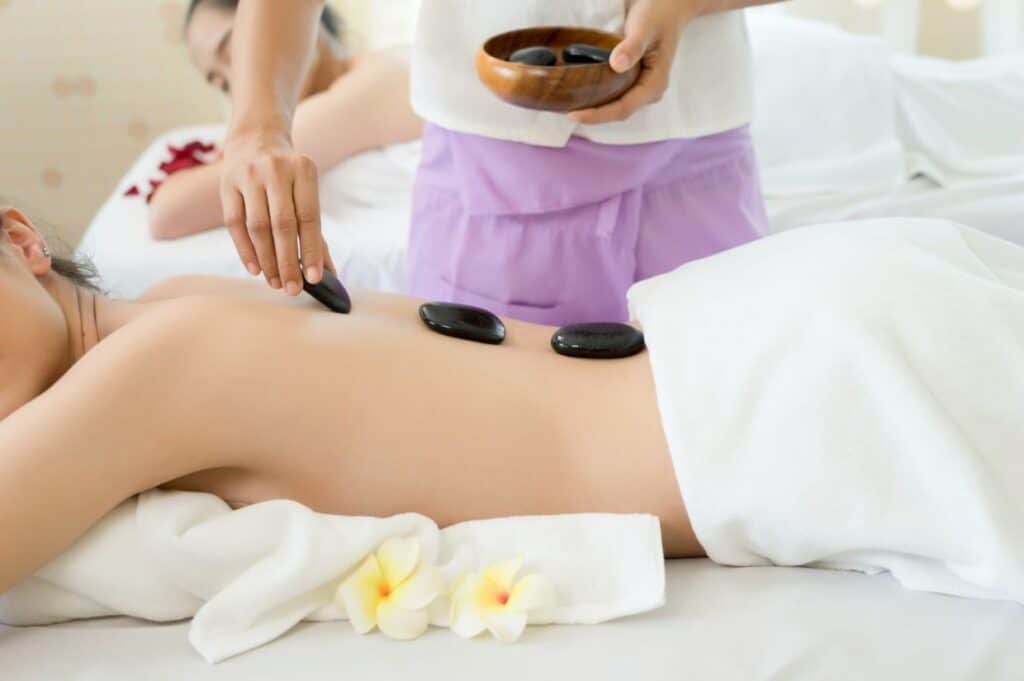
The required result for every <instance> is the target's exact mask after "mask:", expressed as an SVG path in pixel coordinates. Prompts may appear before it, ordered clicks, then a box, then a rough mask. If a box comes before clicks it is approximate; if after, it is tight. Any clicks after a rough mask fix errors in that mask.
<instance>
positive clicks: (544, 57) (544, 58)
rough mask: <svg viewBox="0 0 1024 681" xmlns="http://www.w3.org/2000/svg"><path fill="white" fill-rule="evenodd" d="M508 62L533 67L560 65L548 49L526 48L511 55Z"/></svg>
mask: <svg viewBox="0 0 1024 681" xmlns="http://www.w3.org/2000/svg"><path fill="white" fill-rule="evenodd" d="M508 60H509V61H511V62H515V63H517V64H530V65H531V66H554V65H555V64H557V63H558V57H557V56H556V55H555V53H554V52H552V51H551V50H549V49H548V48H546V47H524V48H523V49H521V50H516V51H515V52H513V53H512V54H510V55H509V57H508Z"/></svg>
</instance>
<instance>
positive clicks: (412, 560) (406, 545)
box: [377, 537, 420, 589]
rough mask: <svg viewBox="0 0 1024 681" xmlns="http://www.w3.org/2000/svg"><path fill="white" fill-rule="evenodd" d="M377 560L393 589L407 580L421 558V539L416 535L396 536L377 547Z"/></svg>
mask: <svg viewBox="0 0 1024 681" xmlns="http://www.w3.org/2000/svg"><path fill="white" fill-rule="evenodd" d="M377 560H379V561H380V568H381V570H382V571H383V572H384V578H385V579H387V580H388V585H389V586H390V587H391V588H392V589H397V588H398V585H399V584H401V583H402V582H404V581H405V579H406V577H408V576H409V575H411V574H412V571H413V570H415V569H416V563H418V562H419V560H420V540H419V539H417V538H416V537H394V538H392V539H388V540H387V541H386V542H384V543H383V544H381V545H380V548H379V549H377Z"/></svg>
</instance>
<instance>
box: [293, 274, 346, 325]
mask: <svg viewBox="0 0 1024 681" xmlns="http://www.w3.org/2000/svg"><path fill="white" fill-rule="evenodd" d="M302 288H303V289H305V290H306V293H308V294H309V295H311V296H313V297H314V298H316V299H317V301H319V302H320V303H321V304H322V305H323V306H324V307H326V308H327V309H328V310H332V311H334V312H339V313H341V314H348V313H349V312H351V311H352V299H351V298H349V297H348V291H346V290H345V287H344V286H342V285H341V282H340V281H338V278H337V277H336V276H334V275H333V274H331V273H330V272H329V271H328V270H324V276H323V278H322V279H321V280H320V283H319V284H310V283H309V282H308V281H306V280H305V277H303V280H302Z"/></svg>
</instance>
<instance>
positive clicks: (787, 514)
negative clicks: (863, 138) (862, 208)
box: [629, 218, 1024, 603]
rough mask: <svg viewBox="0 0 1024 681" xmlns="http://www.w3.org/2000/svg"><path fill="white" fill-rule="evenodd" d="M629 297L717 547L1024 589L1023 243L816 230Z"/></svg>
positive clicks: (940, 231)
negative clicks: (641, 326)
mask: <svg viewBox="0 0 1024 681" xmlns="http://www.w3.org/2000/svg"><path fill="white" fill-rule="evenodd" d="M629 299H630V305H631V309H632V312H633V315H634V317H635V318H636V319H638V320H639V321H640V323H641V324H642V325H643V329H644V332H645V334H646V336H647V342H648V346H649V348H650V353H651V362H652V365H653V368H654V374H655V382H656V386H657V393H658V402H659V408H660V411H661V415H662V420H663V422H664V427H665V431H666V435H667V438H668V442H669V446H670V449H671V452H672V457H673V461H674V464H675V468H676V473H677V477H678V480H679V484H680V486H681V488H682V492H683V497H684V499H685V501H686V505H687V509H688V510H689V512H690V515H691V520H692V522H693V526H694V529H695V531H696V533H697V535H698V538H699V539H700V541H701V543H702V544H703V546H704V547H705V549H707V551H708V553H709V555H710V557H711V558H712V559H714V560H715V561H718V562H720V563H725V564H730V565H764V564H779V565H812V566H819V567H833V568H843V569H853V570H861V571H865V572H877V571H888V572H891V573H892V575H893V576H894V577H895V578H896V579H897V580H899V581H900V582H901V583H903V584H904V585H905V586H907V587H909V588H912V589H919V590H927V591H935V592H942V593H948V594H957V595H963V596H973V597H983V598H1005V599H1012V600H1015V601H1018V602H1021V603H1024V501H1022V499H1024V249H1022V248H1021V247H1019V246H1016V245H1013V244H1010V243H1008V242H1004V241H1000V240H998V239H996V238H994V237H991V236H987V235H984V234H982V233H980V232H976V231H974V230H971V229H969V228H967V227H963V226H961V225H957V224H954V223H950V222H943V221H936V220H908V219H897V218H893V219H883V220H877V221H870V222H851V223H845V224H834V225H826V226H817V227H808V228H804V229H800V230H795V231H792V232H787V233H784V234H782V235H779V236H773V237H769V238H767V239H764V240H762V241H760V242H757V243H753V244H750V245H747V246H744V247H741V248H739V249H736V250H734V251H730V252H727V253H724V254H721V255H717V256H714V257H711V258H708V259H706V260H702V261H698V262H694V263H691V264H687V265H684V266H683V267H680V268H679V269H677V270H675V271H674V272H671V273H668V274H665V275H662V276H660V277H656V278H654V279H651V280H648V281H645V282H641V283H639V284H636V285H635V286H634V287H633V288H632V289H631V291H630V293H629Z"/></svg>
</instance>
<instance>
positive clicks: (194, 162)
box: [160, 156, 205, 175]
mask: <svg viewBox="0 0 1024 681" xmlns="http://www.w3.org/2000/svg"><path fill="white" fill-rule="evenodd" d="M201 165H205V164H204V163H203V162H202V161H200V160H199V159H197V158H193V157H191V156H179V157H178V158H175V159H172V160H170V161H165V162H164V163H161V164H160V170H162V171H163V172H165V173H167V174H168V175H173V174H174V173H176V172H178V171H179V170H186V169H188V168H195V167H196V166H201Z"/></svg>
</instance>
